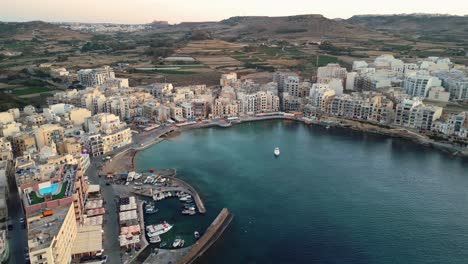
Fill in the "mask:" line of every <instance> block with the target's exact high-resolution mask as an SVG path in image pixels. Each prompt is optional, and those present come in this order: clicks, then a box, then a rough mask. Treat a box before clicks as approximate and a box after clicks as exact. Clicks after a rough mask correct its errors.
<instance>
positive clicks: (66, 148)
mask: <svg viewBox="0 0 468 264" xmlns="http://www.w3.org/2000/svg"><path fill="white" fill-rule="evenodd" d="M56 145H57V151H58V153H60V154H71V155H73V156H76V155H79V154H81V151H82V145H81V140H80V139H79V138H64V139H63V140H62V141H60V142H58V143H57V144H56Z"/></svg>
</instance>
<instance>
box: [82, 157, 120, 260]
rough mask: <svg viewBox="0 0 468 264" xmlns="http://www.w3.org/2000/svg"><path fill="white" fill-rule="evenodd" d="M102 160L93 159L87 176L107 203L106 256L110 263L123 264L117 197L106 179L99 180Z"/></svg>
mask: <svg viewBox="0 0 468 264" xmlns="http://www.w3.org/2000/svg"><path fill="white" fill-rule="evenodd" d="M99 159H100V158H91V165H90V167H89V168H88V171H87V175H88V179H89V181H90V183H91V184H99V185H100V186H101V196H102V198H103V199H104V201H105V203H106V204H105V206H104V207H105V208H106V215H105V217H104V220H105V223H104V224H103V229H104V255H107V256H108V263H116V264H118V263H122V260H121V257H120V245H119V241H118V238H119V235H120V230H119V223H118V219H117V205H116V200H115V199H116V197H115V194H114V190H113V188H112V186H110V185H106V184H105V179H104V177H103V178H99V176H98V170H97V165H98V164H100V161H99Z"/></svg>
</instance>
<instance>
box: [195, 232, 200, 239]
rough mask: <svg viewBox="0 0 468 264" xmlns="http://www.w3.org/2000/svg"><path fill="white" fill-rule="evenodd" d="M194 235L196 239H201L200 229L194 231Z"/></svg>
mask: <svg viewBox="0 0 468 264" xmlns="http://www.w3.org/2000/svg"><path fill="white" fill-rule="evenodd" d="M193 236H194V237H195V239H199V238H200V233H198V231H195V232H193Z"/></svg>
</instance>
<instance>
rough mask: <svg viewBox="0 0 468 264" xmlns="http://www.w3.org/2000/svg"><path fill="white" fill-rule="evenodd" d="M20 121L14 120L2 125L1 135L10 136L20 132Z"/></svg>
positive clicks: (0, 127) (0, 128)
mask: <svg viewBox="0 0 468 264" xmlns="http://www.w3.org/2000/svg"><path fill="white" fill-rule="evenodd" d="M20 126H21V124H20V123H16V122H12V123H8V124H5V125H0V136H4V137H9V136H11V135H12V134H14V133H17V132H20Z"/></svg>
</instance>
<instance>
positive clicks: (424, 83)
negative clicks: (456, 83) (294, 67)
mask: <svg viewBox="0 0 468 264" xmlns="http://www.w3.org/2000/svg"><path fill="white" fill-rule="evenodd" d="M441 85H442V81H441V80H440V79H439V78H437V77H433V76H430V75H419V74H412V75H409V76H407V77H406V79H405V82H404V87H403V88H404V89H405V90H406V93H407V94H409V95H411V96H415V97H421V98H425V97H427V96H428V93H429V90H430V88H431V87H434V86H441Z"/></svg>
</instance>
